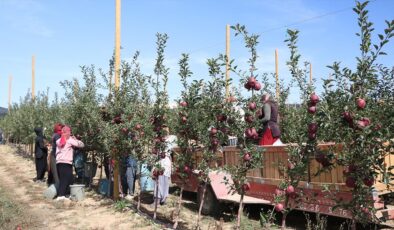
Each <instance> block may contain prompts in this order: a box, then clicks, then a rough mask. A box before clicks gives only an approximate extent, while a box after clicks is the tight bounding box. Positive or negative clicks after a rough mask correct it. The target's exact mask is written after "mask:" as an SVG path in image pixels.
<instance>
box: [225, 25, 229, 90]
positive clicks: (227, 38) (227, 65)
mask: <svg viewBox="0 0 394 230" xmlns="http://www.w3.org/2000/svg"><path fill="white" fill-rule="evenodd" d="M226 56H227V61H226V98H228V97H229V89H228V88H229V80H230V25H226Z"/></svg>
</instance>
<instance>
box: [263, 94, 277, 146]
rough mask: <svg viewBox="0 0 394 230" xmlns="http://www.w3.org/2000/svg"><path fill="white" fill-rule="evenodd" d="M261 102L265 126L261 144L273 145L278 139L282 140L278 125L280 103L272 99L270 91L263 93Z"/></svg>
mask: <svg viewBox="0 0 394 230" xmlns="http://www.w3.org/2000/svg"><path fill="white" fill-rule="evenodd" d="M261 102H262V103H263V108H262V116H261V121H262V124H263V127H262V130H261V133H262V137H261V139H260V141H259V145H273V144H274V143H275V142H276V141H280V140H279V138H280V135H281V133H280V129H279V125H278V105H277V103H276V102H275V101H273V100H271V96H270V95H269V94H268V93H264V94H263V96H262V97H261Z"/></svg>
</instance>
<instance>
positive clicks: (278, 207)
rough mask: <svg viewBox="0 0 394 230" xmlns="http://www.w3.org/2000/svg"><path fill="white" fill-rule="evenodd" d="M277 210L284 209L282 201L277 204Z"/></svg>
mask: <svg viewBox="0 0 394 230" xmlns="http://www.w3.org/2000/svg"><path fill="white" fill-rule="evenodd" d="M275 211H277V212H282V211H283V204H281V203H278V204H276V205H275Z"/></svg>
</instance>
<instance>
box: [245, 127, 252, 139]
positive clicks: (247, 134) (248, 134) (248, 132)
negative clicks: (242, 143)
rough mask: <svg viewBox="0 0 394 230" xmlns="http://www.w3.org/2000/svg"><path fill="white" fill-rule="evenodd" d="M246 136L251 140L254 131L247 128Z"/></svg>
mask: <svg viewBox="0 0 394 230" xmlns="http://www.w3.org/2000/svg"><path fill="white" fill-rule="evenodd" d="M245 136H246V137H248V138H250V137H252V136H253V132H252V129H251V128H247V129H246V130H245Z"/></svg>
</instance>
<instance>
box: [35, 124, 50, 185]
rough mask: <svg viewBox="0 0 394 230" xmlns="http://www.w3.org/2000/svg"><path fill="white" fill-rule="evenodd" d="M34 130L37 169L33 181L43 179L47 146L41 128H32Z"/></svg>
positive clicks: (45, 168)
mask: <svg viewBox="0 0 394 230" xmlns="http://www.w3.org/2000/svg"><path fill="white" fill-rule="evenodd" d="M34 132H35V133H36V135H37V137H36V141H35V149H34V156H35V161H36V171H37V177H36V178H35V181H44V176H45V171H46V170H47V155H48V148H47V146H46V145H45V137H44V134H43V132H42V128H38V127H37V128H35V129H34Z"/></svg>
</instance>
